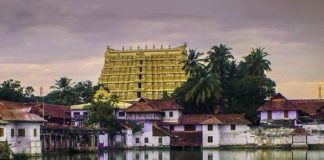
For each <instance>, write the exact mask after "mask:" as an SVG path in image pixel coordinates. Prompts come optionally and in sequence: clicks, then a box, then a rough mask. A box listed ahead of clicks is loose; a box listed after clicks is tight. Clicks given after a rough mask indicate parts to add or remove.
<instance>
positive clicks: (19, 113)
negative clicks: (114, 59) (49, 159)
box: [0, 101, 45, 155]
mask: <svg viewBox="0 0 324 160" xmlns="http://www.w3.org/2000/svg"><path fill="white" fill-rule="evenodd" d="M30 109H31V107H28V106H26V105H24V104H22V103H15V102H6V101H0V117H1V121H2V122H5V123H1V124H0V141H6V142H8V143H9V144H10V145H11V150H12V151H13V153H15V154H30V155H33V154H41V141H40V125H41V123H42V122H44V121H45V120H44V119H43V118H41V117H39V116H37V115H35V114H32V113H30Z"/></svg>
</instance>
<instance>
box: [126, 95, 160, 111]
mask: <svg viewBox="0 0 324 160" xmlns="http://www.w3.org/2000/svg"><path fill="white" fill-rule="evenodd" d="M124 111H125V112H163V111H162V110H161V109H159V108H157V107H156V106H155V105H153V104H151V103H150V102H149V101H147V100H146V99H144V98H141V99H140V100H139V101H138V102H136V103H134V104H132V105H131V106H130V107H128V108H127V109H125V110H124Z"/></svg>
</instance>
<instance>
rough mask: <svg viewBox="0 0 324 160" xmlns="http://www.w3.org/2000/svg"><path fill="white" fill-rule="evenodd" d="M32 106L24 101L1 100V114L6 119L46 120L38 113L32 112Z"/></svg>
mask: <svg viewBox="0 0 324 160" xmlns="http://www.w3.org/2000/svg"><path fill="white" fill-rule="evenodd" d="M30 109H31V107H28V106H27V105H26V104H24V103H18V102H7V101H0V115H1V117H2V120H5V121H28V122H44V121H45V120H44V119H43V118H41V117H39V116H37V115H36V114H33V113H30Z"/></svg>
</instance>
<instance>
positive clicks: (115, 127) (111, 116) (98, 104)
mask: <svg viewBox="0 0 324 160" xmlns="http://www.w3.org/2000/svg"><path fill="white" fill-rule="evenodd" d="M114 103H115V102H114V100H112V99H110V100H109V101H93V102H91V104H90V105H88V106H86V109H87V110H88V111H89V112H90V114H89V120H88V122H87V123H88V125H89V126H92V127H98V128H100V129H104V130H105V131H106V132H108V133H112V134H114V133H116V132H118V131H120V130H121V126H120V123H119V121H118V120H117V119H116V116H115V106H114Z"/></svg>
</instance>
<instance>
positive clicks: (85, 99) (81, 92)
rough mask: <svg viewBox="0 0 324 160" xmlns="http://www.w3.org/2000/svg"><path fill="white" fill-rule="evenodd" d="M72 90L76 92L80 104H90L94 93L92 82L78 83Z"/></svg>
mask: <svg viewBox="0 0 324 160" xmlns="http://www.w3.org/2000/svg"><path fill="white" fill-rule="evenodd" d="M73 90H74V91H75V92H76V94H77V96H78V98H79V101H80V103H89V102H91V101H92V99H93V95H94V94H95V92H96V90H95V88H94V86H93V85H92V82H91V81H89V80H87V81H82V82H78V83H77V84H76V85H75V86H73Z"/></svg>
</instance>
